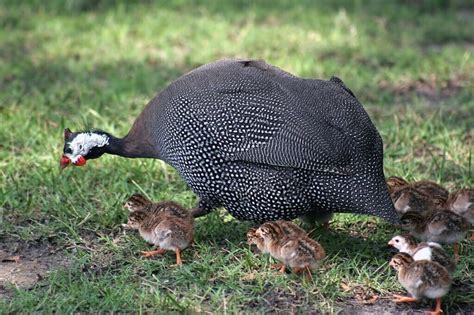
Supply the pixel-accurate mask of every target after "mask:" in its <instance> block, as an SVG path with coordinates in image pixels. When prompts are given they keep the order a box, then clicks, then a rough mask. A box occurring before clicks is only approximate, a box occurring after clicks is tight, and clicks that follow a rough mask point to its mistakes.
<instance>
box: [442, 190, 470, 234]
mask: <svg viewBox="0 0 474 315" xmlns="http://www.w3.org/2000/svg"><path fill="white" fill-rule="evenodd" d="M446 205H447V207H448V208H449V210H451V211H454V212H456V213H457V214H459V215H460V216H462V217H463V218H464V219H466V220H467V221H468V222H469V223H470V224H471V225H474V189H472V188H465V189H460V190H457V191H455V192H453V193H452V194H450V195H449V198H448V201H447V202H446ZM471 240H473V241H474V232H472V234H471Z"/></svg>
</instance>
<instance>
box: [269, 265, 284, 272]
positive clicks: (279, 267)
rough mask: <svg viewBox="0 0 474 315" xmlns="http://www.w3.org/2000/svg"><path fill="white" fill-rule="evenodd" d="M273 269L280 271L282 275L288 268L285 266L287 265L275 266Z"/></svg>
mask: <svg viewBox="0 0 474 315" xmlns="http://www.w3.org/2000/svg"><path fill="white" fill-rule="evenodd" d="M272 269H279V270H278V271H279V272H280V273H285V270H286V266H285V264H274V265H272Z"/></svg>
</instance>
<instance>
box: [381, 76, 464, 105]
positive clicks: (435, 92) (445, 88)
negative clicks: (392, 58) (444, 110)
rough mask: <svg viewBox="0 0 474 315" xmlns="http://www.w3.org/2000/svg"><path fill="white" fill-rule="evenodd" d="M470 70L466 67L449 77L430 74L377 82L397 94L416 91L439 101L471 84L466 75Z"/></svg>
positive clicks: (405, 94)
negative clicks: (416, 77)
mask: <svg viewBox="0 0 474 315" xmlns="http://www.w3.org/2000/svg"><path fill="white" fill-rule="evenodd" d="M472 70H473V69H466V71H465V72H462V73H456V74H453V75H452V76H451V77H450V78H449V79H442V78H439V77H437V76H436V75H434V74H432V75H431V76H430V77H429V78H418V79H412V78H407V79H402V80H400V81H398V82H389V81H386V80H383V81H381V82H379V88H380V89H381V90H384V91H388V92H390V93H392V94H395V95H398V96H407V95H409V94H413V93H416V94H417V95H419V96H421V97H425V98H427V99H429V100H431V101H439V100H442V99H446V98H448V97H451V96H453V95H455V94H456V93H458V92H459V91H460V90H462V89H464V88H466V87H467V86H468V85H469V84H472V83H471V80H470V78H469V75H468V73H469V72H470V71H472Z"/></svg>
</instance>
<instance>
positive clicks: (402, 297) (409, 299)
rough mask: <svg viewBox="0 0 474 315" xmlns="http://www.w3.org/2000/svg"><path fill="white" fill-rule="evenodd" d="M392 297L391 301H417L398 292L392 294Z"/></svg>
mask: <svg viewBox="0 0 474 315" xmlns="http://www.w3.org/2000/svg"><path fill="white" fill-rule="evenodd" d="M393 297H394V299H393V300H392V301H393V302H395V303H411V302H415V301H417V299H415V298H412V297H409V296H403V295H398V294H394V295H393Z"/></svg>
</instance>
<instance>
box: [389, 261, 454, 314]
mask: <svg viewBox="0 0 474 315" xmlns="http://www.w3.org/2000/svg"><path fill="white" fill-rule="evenodd" d="M390 266H392V267H393V268H394V269H395V270H397V272H398V281H399V282H400V284H401V285H402V286H403V287H404V288H405V289H406V290H407V291H408V293H410V295H411V297H409V296H401V295H394V298H395V299H394V300H393V301H394V302H395V303H402V302H415V301H417V300H419V299H421V298H424V297H426V298H429V299H436V308H435V309H434V311H432V312H429V314H432V315H435V314H441V313H442V310H441V298H442V297H443V296H445V295H446V294H447V293H448V291H449V288H450V287H451V282H452V280H451V276H450V275H449V272H448V271H447V270H446V268H444V267H443V266H441V265H440V264H438V263H437V262H434V261H429V260H418V261H415V260H413V258H412V257H411V256H410V255H409V254H407V253H398V254H396V255H395V256H394V257H393V258H392V260H390Z"/></svg>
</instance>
